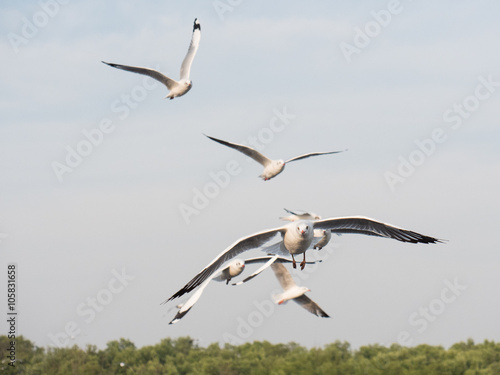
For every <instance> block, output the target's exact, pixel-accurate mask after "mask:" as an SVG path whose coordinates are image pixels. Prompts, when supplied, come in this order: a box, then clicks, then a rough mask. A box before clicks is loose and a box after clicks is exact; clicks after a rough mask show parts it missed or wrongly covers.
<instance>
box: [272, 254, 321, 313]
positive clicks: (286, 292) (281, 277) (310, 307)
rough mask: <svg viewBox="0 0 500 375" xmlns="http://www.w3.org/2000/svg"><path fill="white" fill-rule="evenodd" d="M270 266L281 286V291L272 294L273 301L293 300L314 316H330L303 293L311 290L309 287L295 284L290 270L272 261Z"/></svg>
mask: <svg viewBox="0 0 500 375" xmlns="http://www.w3.org/2000/svg"><path fill="white" fill-rule="evenodd" d="M271 268H272V269H273V271H274V274H275V275H276V278H277V279H278V281H279V282H280V284H281V287H282V288H283V293H280V294H275V295H273V300H274V302H275V303H277V304H278V305H281V304H284V303H286V302H287V301H290V300H293V301H295V302H297V303H298V304H299V305H300V306H302V307H303V308H304V309H306V310H307V311H309V312H310V313H312V314H314V315H316V316H320V317H322V318H329V317H330V316H329V315H328V314H327V313H326V312H324V311H323V310H322V309H321V307H319V306H318V304H317V303H316V302H314V301H313V300H312V299H310V298H309V297H307V296H306V295H305V293H306V292H310V291H311V290H310V289H309V288H307V287H305V286H298V285H297V284H295V281H293V278H292V275H290V272H288V270H287V269H286V268H285V266H284V265H283V264H281V263H274V264H272V265H271Z"/></svg>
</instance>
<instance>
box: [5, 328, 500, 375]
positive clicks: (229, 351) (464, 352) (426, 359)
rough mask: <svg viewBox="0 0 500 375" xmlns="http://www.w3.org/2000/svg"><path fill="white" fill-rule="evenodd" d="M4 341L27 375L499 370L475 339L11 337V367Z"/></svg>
mask: <svg viewBox="0 0 500 375" xmlns="http://www.w3.org/2000/svg"><path fill="white" fill-rule="evenodd" d="M10 341H11V340H10V339H9V338H8V337H7V336H0V350H1V353H2V359H1V360H0V373H5V374H9V373H12V374H32V375H35V374H36V375H38V374H40V375H44V374H50V375H68V374H79V375H80V374H81V375H101V374H144V375H145V374H158V375H159V374H179V375H180V374H217V375H233V374H234V375H236V374H272V375H287V374H307V375H311V374H334V375H335V374H348V375H369V374H374V375H392V374H394V375H396V374H397V375H417V374H418V375H430V374H439V375H498V374H500V343H495V342H493V341H488V340H486V341H484V342H483V343H480V344H476V343H474V341H473V340H470V339H469V340H468V341H467V342H460V343H457V344H454V345H453V346H451V347H450V348H448V349H445V348H443V347H442V346H431V345H418V346H415V347H403V346H400V345H397V344H393V345H391V346H390V347H385V346H381V345H377V344H375V345H368V346H362V347H360V348H359V349H355V350H354V349H352V348H351V347H350V345H349V343H347V342H340V341H335V342H334V343H332V344H328V345H325V346H324V347H322V348H311V349H307V348H305V347H303V346H300V345H298V344H296V343H293V342H291V343H288V344H271V343H269V342H267V341H262V342H260V341H255V342H253V343H246V344H242V345H238V346H234V345H230V344H225V345H224V347H220V346H219V344H217V343H214V344H211V345H209V346H208V347H200V346H198V345H197V344H196V342H195V340H193V339H192V338H190V337H180V338H177V339H171V338H165V339H163V340H162V341H161V342H160V343H158V344H156V345H152V346H144V347H142V348H137V347H136V346H135V345H134V343H133V342H131V341H130V340H127V339H123V338H122V339H120V340H118V341H116V340H115V341H110V342H108V344H107V345H106V348H105V349H98V348H97V347H96V346H95V345H88V346H87V347H86V348H85V349H82V348H80V347H78V346H76V345H74V346H73V347H67V348H52V347H50V348H43V347H38V346H36V345H34V344H33V343H32V342H31V341H30V340H28V339H25V338H23V337H22V336H20V337H17V338H16V342H15V357H16V362H15V363H14V364H15V367H12V366H11V365H9V364H8V363H9V362H10V360H9V350H10V349H9V348H10V347H11V343H10Z"/></svg>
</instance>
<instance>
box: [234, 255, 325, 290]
mask: <svg viewBox="0 0 500 375" xmlns="http://www.w3.org/2000/svg"><path fill="white" fill-rule="evenodd" d="M264 262H266V264H264V265H263V266H262V267H260V268H259V269H258V270H257V271H255V272H254V273H252V274H251V275H250V276H248V277H247V278H246V279H244V280H241V281H238V282H237V283H233V284H232V285H241V284H243V283H246V282H247V281H250V280H252V279H253V278H254V277H255V276H257V275H258V274H259V273H261V272H262V271H264V270H265V269H266V268H269V266H270V265H271V264H273V263H274V262H276V263H293V261H292V260H291V259H287V258H283V257H280V256H278V255H274V256H267V257H259V258H250V259H245V264H252V263H264ZM318 262H321V260H319V261H318ZM306 263H307V264H315V263H316V262H306Z"/></svg>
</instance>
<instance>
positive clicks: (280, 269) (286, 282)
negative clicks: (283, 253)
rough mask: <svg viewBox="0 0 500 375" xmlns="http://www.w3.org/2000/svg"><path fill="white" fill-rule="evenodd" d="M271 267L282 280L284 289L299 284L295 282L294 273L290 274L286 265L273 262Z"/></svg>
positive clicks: (279, 279)
mask: <svg viewBox="0 0 500 375" xmlns="http://www.w3.org/2000/svg"><path fill="white" fill-rule="evenodd" d="M271 268H272V269H273V271H274V274H275V275H276V278H277V279H278V281H279V282H280V285H281V287H282V288H283V290H285V291H286V290H288V289H290V288H292V287H294V286H296V285H297V284H295V281H293V278H292V275H290V272H289V271H288V270H287V269H286V267H285V266H284V265H283V264H281V263H273V264H271Z"/></svg>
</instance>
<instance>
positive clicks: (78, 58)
mask: <svg viewBox="0 0 500 375" xmlns="http://www.w3.org/2000/svg"><path fill="white" fill-rule="evenodd" d="M0 7H1V10H2V11H1V12H0V18H1V22H0V28H1V35H2V38H1V39H0V55H1V56H2V58H1V61H2V69H1V70H0V85H1V87H2V88H3V89H2V90H1V91H0V105H1V109H2V116H1V119H0V174H1V176H2V177H3V178H2V180H1V181H2V182H1V185H0V189H1V196H0V241H1V242H0V253H1V257H0V272H1V273H2V275H3V276H2V278H3V279H4V280H5V279H6V275H7V265H8V264H11V263H15V264H16V265H17V276H18V279H17V281H18V282H17V302H18V304H17V308H18V311H19V315H18V316H17V319H18V320H17V326H16V328H17V332H16V333H17V334H22V335H24V336H25V337H27V338H28V339H30V340H32V341H33V342H35V343H36V344H37V345H39V346H58V345H59V346H70V345H73V344H77V345H79V346H81V347H85V345H86V344H95V345H98V346H99V347H104V346H105V344H106V343H107V342H108V341H110V340H116V339H119V338H121V337H123V338H128V339H130V340H132V341H133V342H134V343H135V344H136V345H137V346H144V345H153V344H156V343H158V342H159V341H160V340H161V339H162V338H165V337H172V338H176V337H180V336H186V335H189V336H191V337H192V338H195V339H197V340H198V341H197V342H198V343H199V344H200V345H208V344H210V343H212V342H219V343H221V344H222V343H224V342H231V343H235V344H239V343H242V342H247V341H250V342H251V341H254V340H268V341H271V342H273V343H278V342H282V343H287V342H290V341H295V342H297V343H299V344H301V345H304V346H308V347H311V346H322V345H324V344H327V343H330V342H333V341H335V340H341V341H348V342H350V343H351V344H352V345H353V346H354V347H359V346H361V345H368V344H375V343H379V344H383V345H390V344H391V343H395V342H399V343H401V344H403V345H409V346H413V345H418V344H422V343H427V344H431V345H443V346H449V345H451V344H453V343H455V342H458V341H462V340H467V339H468V338H472V339H474V340H476V341H482V340H484V339H491V340H497V341H498V340H500V325H499V324H498V316H500V299H499V297H498V290H497V289H498V285H499V284H500V272H498V269H499V267H498V265H499V262H500V240H499V239H498V224H499V221H498V219H497V215H498V212H499V210H500V199H499V195H498V193H499V191H500V173H499V172H500V157H499V156H500V151H499V147H498V145H499V141H500V126H499V125H500V118H499V116H498V108H499V104H500V52H499V49H498V39H499V37H500V24H499V23H498V14H499V11H500V4H498V3H497V2H493V1H441V2H439V3H436V2H432V1H409V0H406V1H403V0H401V1H362V2H356V4H352V3H346V2H340V1H335V2H332V1H317V2H314V6H311V4H310V3H306V2H299V1H275V2H272V3H269V2H266V1H252V2H248V1H229V0H221V1H209V2H203V3H202V2H198V3H196V4H184V3H183V4H180V3H179V2H173V1H161V2H160V1H150V2H147V4H142V3H141V5H140V7H139V6H138V5H137V3H136V2H123V1H121V2H118V1H111V2H106V3H103V2H96V1H93V2H89V1H78V0H73V1H66V2H64V1H62V0H59V1H56V0H46V1H45V2H43V1H42V2H35V1H33V2H31V3H23V4H22V5H20V3H19V2H17V1H4V2H2V4H1V5H0ZM196 17H198V19H199V20H200V23H201V31H202V36H201V43H200V48H199V50H198V53H197V55H196V57H195V60H194V63H193V66H192V69H191V79H192V81H193V88H192V90H191V91H190V92H189V93H188V94H186V95H185V96H183V97H180V98H176V99H174V100H172V101H168V100H164V99H163V97H164V96H165V95H167V93H168V91H167V89H166V88H165V87H163V86H161V85H160V84H158V85H156V86H154V87H153V85H154V84H153V82H152V81H150V80H144V78H143V76H140V75H135V74H132V73H129V72H124V71H120V70H117V69H113V68H110V67H108V66H106V65H104V64H102V63H101V60H104V61H108V62H114V63H120V64H127V65H136V66H147V67H152V68H157V69H159V70H161V71H162V72H164V73H165V74H167V75H169V76H171V77H172V78H174V79H177V78H179V77H178V75H179V68H180V64H181V62H182V59H183V58H184V56H185V53H186V51H187V48H188V45H189V41H190V39H191V31H192V24H193V20H194V19H195V18H196ZM273 124H274V126H273ZM103 130H104V131H103ZM203 133H205V134H208V135H211V136H214V137H217V138H222V139H225V140H228V141H232V142H240V143H241V142H248V141H249V140H251V139H255V138H256V139H257V140H258V141H259V144H260V146H261V151H262V152H263V153H265V154H266V155H267V156H269V157H271V158H283V159H285V158H289V157H292V156H296V155H299V154H302V153H306V152H312V151H330V150H332V151H333V150H342V149H348V151H347V152H344V153H341V154H336V155H329V156H321V157H317V158H310V159H306V160H303V161H298V162H296V163H293V164H290V165H288V166H287V167H286V169H285V171H284V172H283V173H282V174H281V175H279V176H277V177H276V178H275V179H273V180H271V181H267V182H264V181H262V180H261V179H259V178H258V175H259V174H260V173H261V172H262V168H261V166H260V165H258V164H257V163H255V162H254V161H251V160H249V159H248V158H247V157H245V156H244V155H241V154H239V153H238V152H236V151H234V150H231V149H229V148H227V147H224V146H222V145H219V144H217V143H215V142H212V141H210V140H209V139H207V138H206V137H204V136H203ZM88 137H94V138H92V139H93V141H94V144H91V143H90V141H89V140H88ZM77 154H78V156H75V155H77ZM247 159H248V160H247ZM228 163H229V165H233V166H234V165H237V166H238V168H237V172H235V173H233V174H232V175H229V174H227V175H229V176H230V178H229V180H228V181H227V182H221V181H219V184H220V185H222V186H219V187H217V188H214V186H216V185H214V184H216V183H217V181H216V177H214V176H222V175H225V173H226V172H222V171H226V170H227V168H228ZM54 165H59V166H61V165H65V166H66V167H65V168H66V169H65V172H64V173H62V174H61V172H60V173H59V177H58V174H57V173H56V172H55V170H54ZM233 172H234V170H233ZM199 192H201V193H199ZM207 192H208V193H207ZM199 194H205V195H206V194H209V195H210V196H209V197H208V198H207V197H206V198H205V199H203V198H200V197H199ZM189 207H190V208H191V209H189ZM283 208H288V209H295V210H309V211H313V212H316V213H318V214H320V215H322V216H323V217H324V218H327V217H338V216H353V215H362V216H368V217H371V218H374V219H376V220H380V221H384V222H387V223H391V224H393V225H396V226H400V227H403V228H406V229H410V230H413V231H416V232H419V233H422V234H425V235H430V236H434V237H438V238H441V239H446V240H448V241H447V242H446V243H445V244H436V245H423V244H419V245H413V244H405V243H401V242H398V241H394V240H389V239H383V238H376V237H367V236H361V235H344V236H341V237H338V236H334V237H333V239H332V242H331V243H330V244H329V245H328V246H327V248H324V249H323V250H322V251H321V252H319V253H317V252H313V251H309V252H308V253H307V256H308V258H310V259H313V258H314V257H315V256H318V257H321V258H323V259H324V262H323V263H322V264H320V265H319V266H317V267H313V268H310V269H308V268H306V270H304V271H302V272H296V273H294V275H295V278H296V281H297V283H298V284H300V285H305V286H307V287H309V288H310V289H311V292H309V293H308V295H309V297H311V298H312V299H313V300H314V301H316V302H317V303H318V304H319V305H320V306H321V308H322V309H323V310H325V311H326V312H327V313H328V314H329V315H330V316H331V318H330V319H321V318H318V317H315V316H313V315H311V314H310V313H308V312H307V311H305V310H304V309H301V308H300V307H299V306H298V305H297V304H294V303H292V302H290V303H288V304H286V305H282V306H275V305H270V303H269V302H268V301H270V294H271V293H272V292H276V291H277V290H278V288H279V285H278V282H277V280H276V279H275V277H274V275H273V273H272V272H271V270H267V271H265V272H264V273H263V274H262V275H260V276H259V277H258V278H256V279H254V280H252V281H251V282H249V283H247V284H245V285H242V286H238V287H232V286H226V285H224V284H222V283H213V285H209V286H208V287H207V289H206V290H205V293H204V295H203V296H202V298H201V299H200V301H199V302H198V303H197V304H196V305H195V307H194V308H193V309H192V310H191V311H190V312H189V314H187V315H186V316H185V317H184V318H183V319H182V320H181V321H180V322H179V323H177V324H176V325H173V326H169V325H168V322H169V321H170V320H171V319H172V317H173V316H174V315H175V308H172V307H173V306H174V304H175V303H172V302H171V303H169V304H167V305H160V302H162V301H163V300H165V299H166V298H168V297H169V296H171V295H172V294H173V293H174V292H176V291H177V290H178V289H179V288H180V287H182V286H183V285H184V284H185V283H186V282H187V281H189V280H190V279H191V278H192V277H193V276H194V275H195V274H196V273H197V272H198V271H199V270H201V269H202V268H203V267H204V266H205V265H207V264H208V263H209V262H210V261H211V260H212V259H213V258H214V257H215V256H216V255H217V254H219V253H220V252H221V251H222V250H223V249H224V248H226V247H227V246H229V245H230V244H231V243H233V242H234V241H235V240H237V239H238V238H240V237H243V236H247V235H249V234H252V233H255V232H258V231H261V230H264V229H269V228H274V227H277V226H280V225H282V222H281V221H279V219H278V218H279V217H280V216H283V215H284V214H285V212H284V211H283ZM186 210H187V211H186ZM183 212H184V213H183ZM186 212H187V213H186ZM261 254H262V252H260V251H259V250H255V251H251V252H248V253H245V254H243V256H242V257H243V258H245V257H251V256H255V255H261ZM299 258H300V259H301V257H299ZM254 267H256V266H254ZM253 269H255V268H251V267H250V266H249V267H248V269H247V270H246V271H245V273H243V274H242V275H241V276H245V275H247V276H248V275H249V274H250V271H251V270H253ZM6 293H7V290H6V283H2V285H1V286H0V310H1V311H4V318H5V319H2V320H3V321H4V323H3V325H2V327H4V328H3V329H2V332H1V333H2V334H5V333H6V332H7V323H6V322H5V321H6V319H7V315H6V311H7V296H6ZM185 300H186V298H181V299H180V300H179V302H182V301H185ZM176 302H177V301H176ZM271 306H272V307H271ZM71 336H72V337H71Z"/></svg>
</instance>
